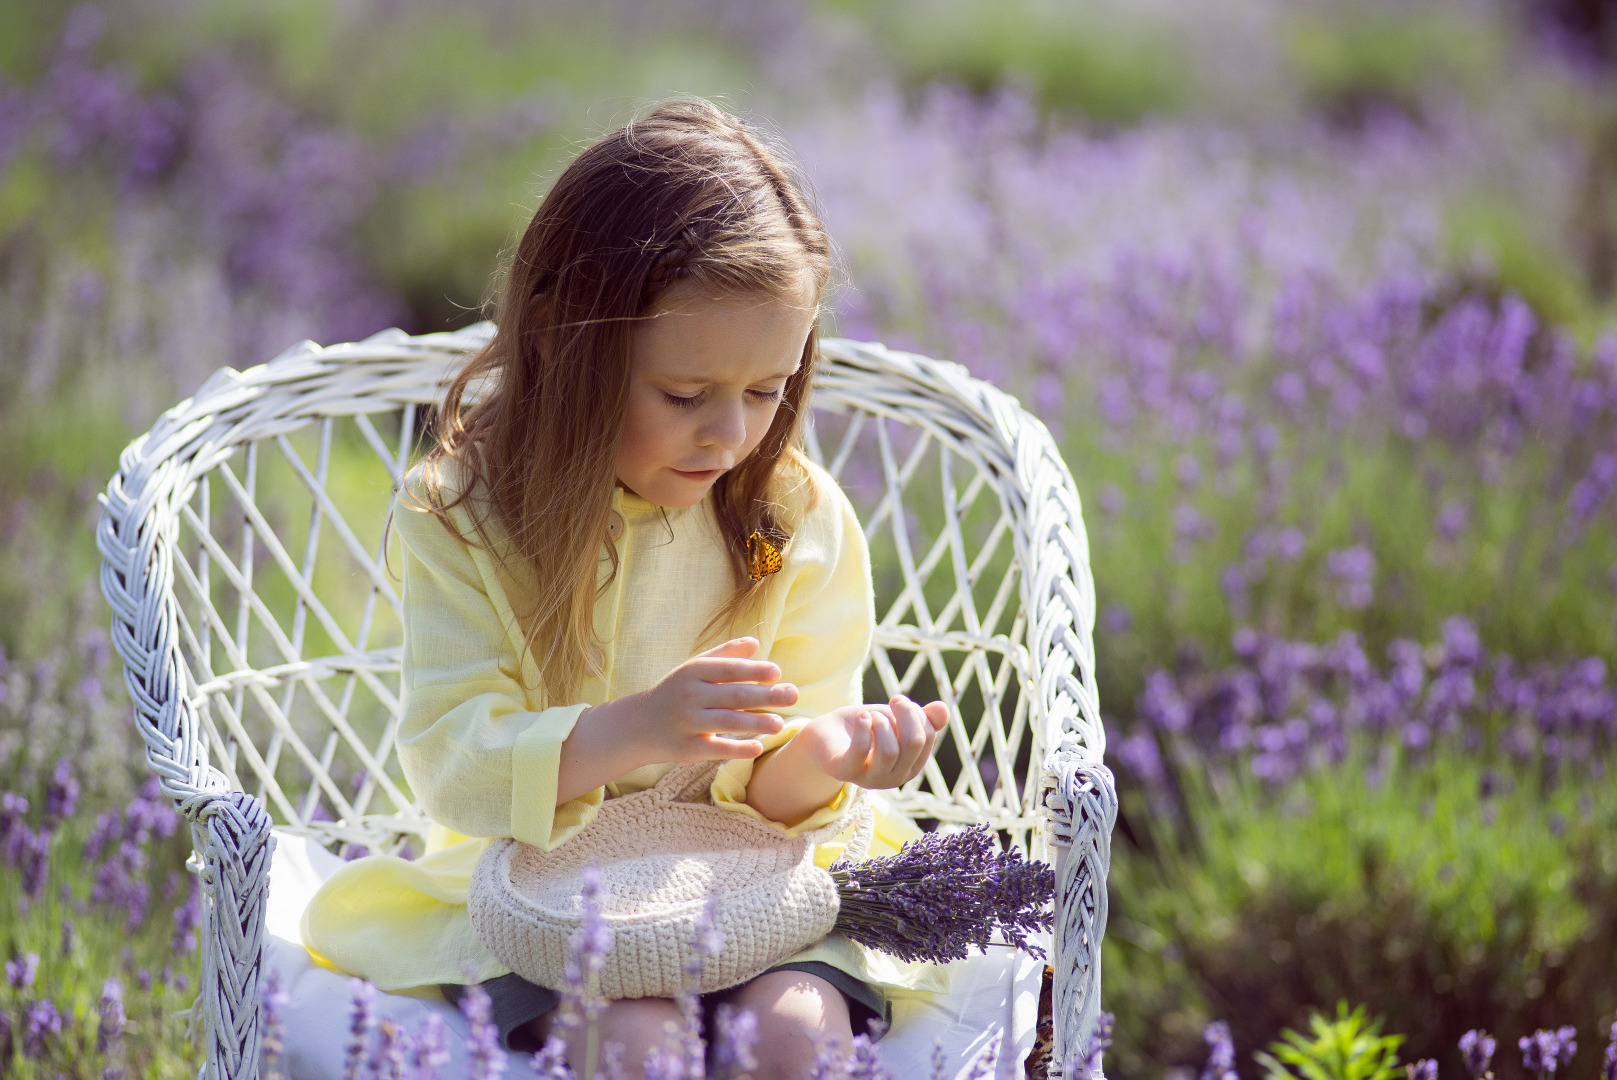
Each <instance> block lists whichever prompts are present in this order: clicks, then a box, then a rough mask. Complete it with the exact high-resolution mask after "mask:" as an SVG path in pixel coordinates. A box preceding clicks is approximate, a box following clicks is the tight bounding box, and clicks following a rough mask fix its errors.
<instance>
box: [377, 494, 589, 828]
mask: <svg viewBox="0 0 1617 1080" xmlns="http://www.w3.org/2000/svg"><path fill="white" fill-rule="evenodd" d="M418 477H419V474H418V473H412V474H411V477H410V478H409V479H408V480H407V486H406V489H405V493H404V494H403V495H401V497H400V499H399V505H398V509H397V511H396V512H395V515H394V524H393V527H394V528H395V529H396V530H397V532H398V534H399V539H400V541H401V547H402V549H403V560H404V567H403V573H404V657H403V668H404V680H403V681H404V701H405V705H404V719H403V722H402V723H401V725H400V728H399V744H398V745H399V761H400V764H401V765H402V766H403V769H404V773H405V776H406V777H407V778H408V779H409V781H410V786H411V788H412V790H413V791H414V794H415V797H416V799H417V800H418V801H419V802H420V804H421V806H422V808H423V809H424V810H425V811H426V812H427V814H428V815H429V816H430V817H431V818H432V819H433V820H434V821H437V822H439V823H440V824H442V825H444V826H446V827H448V828H450V829H452V830H454V831H455V832H458V833H461V834H464V835H466V836H512V837H515V838H516V839H518V840H521V841H523V842H524V843H528V844H532V845H534V846H536V847H542V848H549V847H551V846H553V845H554V844H556V843H559V842H560V841H561V840H562V839H565V838H566V837H567V836H570V835H572V834H573V833H574V832H576V831H577V830H578V828H580V827H581V826H582V825H583V824H584V823H585V822H587V821H588V820H589V819H590V818H591V817H593V816H594V814H595V809H596V808H597V807H598V806H599V805H600V802H601V798H602V792H601V791H599V790H597V791H595V792H592V793H590V794H589V795H587V796H584V797H581V798H579V799H575V800H572V801H570V802H568V803H566V804H565V805H564V806H561V807H557V806H556V782H557V771H558V767H559V763H560V756H561V746H562V743H563V742H564V741H565V740H566V739H567V736H568V735H569V734H570V733H571V732H572V730H573V726H574V724H576V723H577V721H578V717H579V714H580V713H582V712H583V711H584V709H585V708H586V707H587V704H590V703H570V704H566V705H557V706H549V707H546V703H544V702H543V701H542V697H541V691H540V690H539V689H538V673H537V671H536V670H535V668H534V665H533V663H532V661H531V660H530V659H528V658H527V655H526V650H525V649H524V648H523V635H522V630H521V628H520V626H519V625H517V622H516V619H515V617H514V616H513V615H511V610H512V608H511V605H510V603H509V602H508V599H507V597H506V596H505V595H504V588H503V586H502V585H501V581H500V577H499V575H498V574H497V573H496V567H495V560H494V558H493V557H492V556H491V555H490V554H489V553H488V552H487V551H485V550H483V549H481V548H480V547H476V546H473V545H468V544H466V543H464V542H462V541H461V540H460V539H459V538H457V537H456V536H454V535H452V534H451V533H450V531H449V530H448V529H446V528H445V527H444V525H443V523H442V522H441V521H440V520H439V519H438V518H437V517H436V516H435V515H433V514H431V513H428V512H426V511H424V510H421V509H419V507H418V506H417V505H415V504H416V503H417V501H418V500H416V499H414V498H412V497H411V496H412V493H414V494H416V495H419V493H420V487H419V480H418ZM411 480H414V481H416V484H415V485H411V484H410V481H411ZM451 516H452V518H453V519H454V520H455V521H456V524H457V525H458V526H459V527H460V528H461V529H462V530H464V531H467V532H469V530H468V529H467V526H468V524H469V522H468V519H467V516H466V515H465V513H464V512H463V511H462V510H461V509H460V508H457V509H456V510H454V511H451ZM473 535H475V534H473Z"/></svg>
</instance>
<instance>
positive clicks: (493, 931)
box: [467, 763, 870, 1000]
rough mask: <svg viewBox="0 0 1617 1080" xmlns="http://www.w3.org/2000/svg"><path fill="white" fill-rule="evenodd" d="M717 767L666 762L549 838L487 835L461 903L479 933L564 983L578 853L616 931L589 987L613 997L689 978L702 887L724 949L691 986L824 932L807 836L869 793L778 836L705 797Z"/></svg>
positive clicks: (646, 993) (756, 967)
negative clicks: (642, 786)
mask: <svg viewBox="0 0 1617 1080" xmlns="http://www.w3.org/2000/svg"><path fill="white" fill-rule="evenodd" d="M716 772H718V765H717V763H696V764H694V765H681V766H676V767H675V768H674V769H672V770H670V771H669V773H668V774H667V775H666V776H664V777H663V778H662V780H660V781H659V782H658V783H657V785H656V786H655V787H651V788H648V789H647V790H645V791H638V792H635V793H634V794H632V795H626V796H624V797H622V798H619V799H611V800H608V801H607V802H605V803H603V804H602V805H601V808H600V809H599V810H598V811H597V813H596V816H595V818H594V820H592V821H591V822H590V823H589V824H588V825H586V826H585V827H584V829H583V830H582V831H581V832H580V833H579V834H578V835H577V836H575V837H573V838H572V839H571V840H569V841H568V842H567V843H565V844H563V845H562V846H561V847H559V848H557V849H556V850H554V851H541V850H540V849H538V848H536V847H532V846H530V845H528V844H523V843H520V842H518V841H516V840H496V841H495V842H494V843H493V844H491V845H490V846H489V848H488V850H486V851H485V852H484V853H483V855H482V857H481V858H480V859H478V861H477V870H476V872H475V873H474V874H473V875H472V883H471V889H470V893H469V896H468V901H467V906H468V908H469V909H470V911H471V917H472V926H473V927H474V928H475V929H476V930H477V936H478V937H479V938H481V939H482V941H483V943H484V944H485V945H487V946H488V948H489V951H490V952H492V953H493V954H494V955H495V956H496V957H497V958H498V959H499V960H500V962H501V963H502V964H504V965H505V966H506V967H508V968H510V969H511V970H512V971H514V972H516V973H517V974H518V975H521V976H522V977H523V978H525V979H528V980H530V981H532V982H535V983H538V984H539V985H540V986H561V985H562V984H563V983H564V981H565V979H566V973H567V954H568V943H569V941H570V940H571V938H572V935H573V933H574V932H575V931H576V930H577V929H578V928H579V926H581V925H582V924H583V921H584V911H583V903H582V895H581V894H582V892H583V870H584V867H585V866H586V865H595V866H597V867H599V872H600V882H601V891H600V904H601V916H602V918H603V919H604V921H605V922H606V924H607V925H608V926H609V927H611V929H612V933H613V938H614V942H615V944H614V946H613V949H612V951H611V952H610V953H608V954H607V956H606V959H605V964H604V966H603V968H602V970H601V973H600V992H601V994H602V995H603V996H605V997H607V998H611V999H613V1000H617V999H619V998H639V997H661V998H671V997H673V996H674V995H676V994H678V993H679V992H680V990H681V989H682V988H683V987H685V986H686V984H687V981H688V980H687V978H686V975H685V966H686V964H687V963H688V962H690V961H691V960H693V959H696V958H697V954H696V949H695V941H696V931H697V921H698V918H699V916H701V915H702V913H703V911H704V909H705V908H706V906H707V903H708V900H709V898H712V899H713V901H714V906H713V910H712V912H711V914H712V918H713V926H714V927H715V928H716V929H717V930H718V931H719V933H720V934H721V935H722V937H723V940H724V950H723V952H721V953H720V954H719V955H718V956H702V957H701V958H700V972H701V974H700V978H699V980H698V989H699V990H700V991H701V992H702V993H708V992H710V991H713V990H724V989H727V988H728V987H731V986H739V985H741V984H742V983H744V982H746V981H747V980H748V979H751V978H753V977H754V976H756V975H758V974H759V973H761V972H763V971H766V970H768V969H769V968H770V967H771V966H772V965H774V964H777V963H779V962H780V961H782V960H784V959H786V958H787V957H788V956H791V955H792V954H793V953H795V952H797V951H799V950H801V949H804V948H806V947H808V946H809V945H812V944H813V943H814V942H816V941H818V940H819V939H820V938H822V937H824V936H825V935H826V934H828V933H830V932H831V928H832V927H833V926H834V925H835V924H836V921H837V904H838V901H837V887H836V882H835V881H833V880H832V878H831V874H830V873H829V872H828V871H826V870H824V869H821V868H820V867H818V866H816V865H814V845H815V844H818V843H822V842H824V841H827V840H830V839H831V838H832V837H834V836H836V835H837V834H838V833H840V832H841V831H843V830H844V829H845V828H847V827H848V826H849V825H850V824H851V823H852V819H853V818H855V817H866V818H868V817H869V812H870V807H869V804H868V802H867V801H866V800H865V799H863V798H860V799H857V800H856V801H853V802H850V804H849V805H848V807H847V812H846V813H844V814H843V815H842V816H841V817H840V818H838V819H837V820H836V821H833V822H830V823H828V824H826V825H823V826H821V827H820V828H818V829H813V830H810V831H808V832H804V833H802V834H800V835H798V836H792V837H788V836H784V835H782V834H781V833H780V832H778V831H777V830H775V829H773V828H771V827H770V826H768V825H765V824H764V823H763V822H761V821H758V820H756V819H755V818H750V817H747V816H745V815H743V814H737V813H734V812H733V811H729V810H721V809H719V808H718V807H715V806H712V805H710V804H708V803H706V802H705V798H706V795H707V790H708V787H709V785H710V784H711V783H712V780H713V776H714V774H715V773H716ZM693 780H694V781H695V783H693V782H692V781H693ZM859 794H860V795H862V794H863V793H862V792H861V793H859ZM698 799H702V800H704V801H697V800H698ZM864 831H865V833H866V835H867V836H868V832H869V830H868V827H867V828H866V829H865V830H864ZM867 843H868V841H867ZM861 854H862V852H853V853H851V854H850V856H849V857H850V858H858V857H860V855H861Z"/></svg>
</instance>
